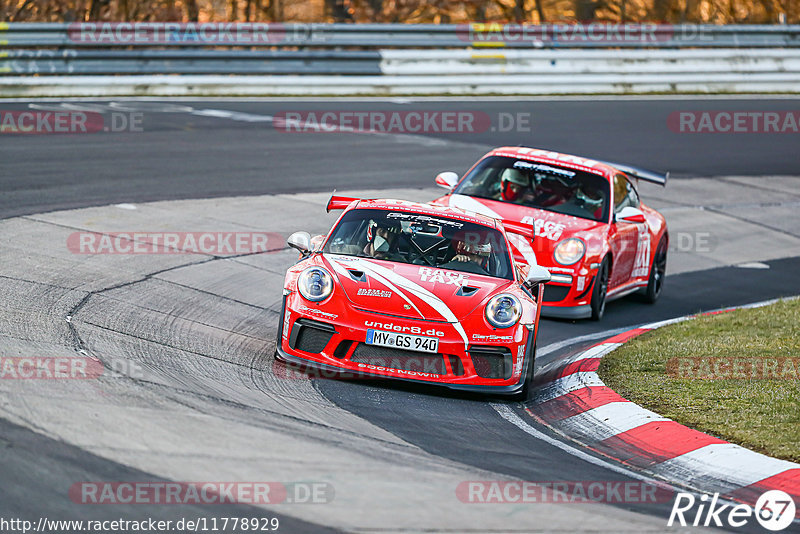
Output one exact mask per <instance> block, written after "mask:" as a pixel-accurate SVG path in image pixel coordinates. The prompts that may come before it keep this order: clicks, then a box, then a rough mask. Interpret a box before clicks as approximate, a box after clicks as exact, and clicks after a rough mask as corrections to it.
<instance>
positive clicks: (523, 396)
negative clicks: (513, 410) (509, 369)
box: [511, 338, 536, 402]
mask: <svg viewBox="0 0 800 534" xmlns="http://www.w3.org/2000/svg"><path fill="white" fill-rule="evenodd" d="M535 365H536V338H534V339H533V349H531V351H530V354H529V355H528V368H527V369H526V370H525V381H524V382H523V383H522V389H520V390H519V391H518V392H517V393H515V394H514V396H513V397H511V398H512V400H515V401H517V402H525V401H526V400H528V395H529V394H530V391H531V385H532V384H533V368H534V367H535Z"/></svg>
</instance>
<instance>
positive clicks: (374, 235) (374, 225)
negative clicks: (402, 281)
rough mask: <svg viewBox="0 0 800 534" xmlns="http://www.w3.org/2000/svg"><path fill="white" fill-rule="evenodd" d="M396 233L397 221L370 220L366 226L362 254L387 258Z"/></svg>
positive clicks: (376, 257) (397, 230)
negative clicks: (365, 239)
mask: <svg viewBox="0 0 800 534" xmlns="http://www.w3.org/2000/svg"><path fill="white" fill-rule="evenodd" d="M398 235H400V223H399V222H396V221H380V222H377V221H374V220H371V221H370V222H369V226H367V245H366V246H365V247H364V254H366V255H367V256H369V257H371V258H375V259H378V260H385V259H387V258H388V257H389V255H390V252H391V248H392V245H393V244H394V242H395V241H396V240H397V236H398Z"/></svg>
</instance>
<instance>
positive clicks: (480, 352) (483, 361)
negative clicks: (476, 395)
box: [469, 346, 513, 379]
mask: <svg viewBox="0 0 800 534" xmlns="http://www.w3.org/2000/svg"><path fill="white" fill-rule="evenodd" d="M469 355H470V357H471V358H472V366H473V367H475V373H476V374H477V375H478V376H479V377H481V378H503V379H507V378H511V371H512V366H513V364H512V358H511V351H510V350H508V349H507V348H506V347H488V346H487V347H480V346H472V347H470V348H469Z"/></svg>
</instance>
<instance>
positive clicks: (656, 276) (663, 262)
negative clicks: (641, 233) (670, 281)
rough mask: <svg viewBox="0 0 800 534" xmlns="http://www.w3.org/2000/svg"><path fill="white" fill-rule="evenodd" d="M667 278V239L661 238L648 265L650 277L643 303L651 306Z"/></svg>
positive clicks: (643, 294)
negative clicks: (650, 263) (651, 261)
mask: <svg viewBox="0 0 800 534" xmlns="http://www.w3.org/2000/svg"><path fill="white" fill-rule="evenodd" d="M666 278H667V238H666V237H662V238H661V241H659V242H658V247H657V248H656V253H655V255H654V256H653V263H652V265H650V277H649V279H648V281H647V287H646V288H645V289H644V292H643V293H642V296H643V298H644V300H645V302H648V303H650V304H653V303H654V302H655V301H657V300H658V297H659V296H660V295H661V290H662V289H663V288H664V280H665V279H666Z"/></svg>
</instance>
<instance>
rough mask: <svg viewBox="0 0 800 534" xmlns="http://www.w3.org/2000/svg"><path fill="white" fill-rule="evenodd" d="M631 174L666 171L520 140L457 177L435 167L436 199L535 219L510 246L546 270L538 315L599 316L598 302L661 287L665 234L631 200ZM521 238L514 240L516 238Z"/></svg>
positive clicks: (654, 215) (653, 214)
mask: <svg viewBox="0 0 800 534" xmlns="http://www.w3.org/2000/svg"><path fill="white" fill-rule="evenodd" d="M639 180H644V181H649V182H653V183H657V184H660V185H665V184H666V181H667V175H661V174H657V173H653V172H651V171H645V170H642V169H636V168H633V167H630V166H627V165H620V164H613V163H605V162H601V161H595V160H592V159H588V158H582V157H578V156H571V155H568V154H560V153H558V152H552V151H549V150H541V149H536V148H527V147H501V148H497V149H494V150H492V151H491V152H489V153H488V154H486V155H485V156H484V157H483V158H481V159H480V160H479V161H478V162H477V163H476V164H475V165H474V166H473V167H472V168H471V169H470V170H469V171H467V173H466V174H465V175H464V177H463V178H462V179H460V180H459V179H458V175H457V174H456V173H454V172H444V173H441V174H439V175H438V176H437V177H436V183H437V184H438V185H440V186H442V187H444V188H446V189H448V194H447V195H446V196H444V197H441V198H439V199H437V200H435V201H434V203H435V204H440V205H443V206H450V207H457V208H461V209H464V210H467V211H471V212H474V213H481V214H484V215H487V216H489V217H493V218H496V219H500V220H502V221H504V222H506V223H524V224H531V225H533V226H534V229H535V230H534V233H535V237H534V236H528V238H527V239H525V241H526V242H519V243H517V246H518V247H519V248H520V249H525V250H526V251H527V253H526V258H527V260H528V262H529V263H530V264H536V263H538V264H539V265H542V266H544V267H546V268H547V269H548V270H549V271H551V273H552V281H551V283H550V284H548V286H547V290H546V291H545V294H544V302H543V308H542V315H544V316H549V317H559V318H567V319H581V318H588V317H591V318H593V319H600V318H601V317H602V316H603V314H604V312H605V308H606V302H607V301H609V300H611V299H614V298H619V297H622V296H625V295H628V294H630V293H633V292H639V293H640V294H642V295H643V297H644V298H645V299H646V300H647V301H649V302H655V301H656V300H657V299H658V297H659V295H660V294H661V290H662V288H663V285H664V279H665V276H666V265H667V248H668V246H669V234H668V232H667V224H666V220H665V219H664V216H663V215H661V214H660V213H658V212H657V211H655V210H654V209H652V208H649V207H648V206H646V205H644V204H643V203H642V201H641V200H640V198H639V191H638V182H639ZM515 239H516V240H517V241H521V240H522V238H521V237H515Z"/></svg>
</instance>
